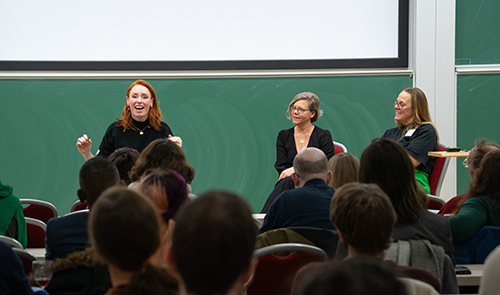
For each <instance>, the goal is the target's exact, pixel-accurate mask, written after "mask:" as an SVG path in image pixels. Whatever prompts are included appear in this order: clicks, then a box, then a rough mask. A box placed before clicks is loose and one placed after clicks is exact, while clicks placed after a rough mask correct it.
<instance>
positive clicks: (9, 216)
mask: <svg viewBox="0 0 500 295" xmlns="http://www.w3.org/2000/svg"><path fill="white" fill-rule="evenodd" d="M13 191H14V190H13V189H12V187H11V186H10V185H6V184H3V183H2V182H1V181H0V235H2V236H6V237H11V238H13V239H15V240H17V241H18V242H19V243H21V245H22V246H23V247H24V248H26V246H27V245H28V236H27V231H26V221H25V219H24V213H23V205H21V202H20V201H19V199H18V198H17V197H16V196H15V195H14V194H13V193H12V192H13Z"/></svg>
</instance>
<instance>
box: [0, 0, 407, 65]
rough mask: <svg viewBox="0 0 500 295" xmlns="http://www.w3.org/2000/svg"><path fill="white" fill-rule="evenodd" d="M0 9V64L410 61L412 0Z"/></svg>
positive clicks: (123, 2)
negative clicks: (409, 15)
mask: <svg viewBox="0 0 500 295" xmlns="http://www.w3.org/2000/svg"><path fill="white" fill-rule="evenodd" d="M0 13H1V15H2V17H1V18H0V42H1V45H0V70H252V69H322V68H375V67H407V66H408V0H377V1H373V0H307V1H305V0H253V1H243V0H241V1H240V0H210V1H209V0H182V1H180V0H178V1H173V0H142V1H133V0H86V1H77V0H70V1H68V0H46V1H39V0H15V1H10V0H9V1H0Z"/></svg>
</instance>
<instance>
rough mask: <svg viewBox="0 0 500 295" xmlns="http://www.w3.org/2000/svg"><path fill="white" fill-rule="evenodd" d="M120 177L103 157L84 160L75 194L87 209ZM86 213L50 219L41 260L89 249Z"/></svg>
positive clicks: (110, 163) (114, 167) (118, 181)
mask: <svg viewBox="0 0 500 295" xmlns="http://www.w3.org/2000/svg"><path fill="white" fill-rule="evenodd" d="M119 183H120V176H119V174H118V170H117V169H116V166H115V164H113V163H112V162H111V161H109V160H108V159H106V158H103V157H96V158H92V159H90V160H88V161H87V162H85V164H83V166H82V168H81V169H80V189H78V191H77V192H76V193H77V195H78V198H79V199H80V201H81V202H87V203H88V205H89V209H90V210H92V205H93V204H94V203H95V201H96V200H97V198H98V197H99V195H100V194H101V193H102V192H103V191H105V190H106V189H107V188H109V187H111V186H113V185H116V184H119ZM88 217H89V213H88V212H87V211H83V212H79V211H77V212H75V213H73V214H70V215H67V216H62V217H55V218H51V219H50V220H49V222H48V223H47V231H46V235H45V248H46V253H45V258H46V259H50V260H54V259H56V258H64V257H66V256H67V255H68V254H70V253H73V252H75V251H81V250H84V249H85V248H87V247H88V246H89V238H88V233H87V221H88Z"/></svg>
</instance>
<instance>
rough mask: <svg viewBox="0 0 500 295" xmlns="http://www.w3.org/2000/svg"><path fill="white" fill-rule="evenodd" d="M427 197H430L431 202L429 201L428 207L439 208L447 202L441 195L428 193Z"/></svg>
mask: <svg viewBox="0 0 500 295" xmlns="http://www.w3.org/2000/svg"><path fill="white" fill-rule="evenodd" d="M427 198H428V199H429V202H428V203H427V209H431V210H439V209H441V208H442V207H443V206H444V204H445V201H444V200H443V199H441V198H439V197H436V196H433V195H427Z"/></svg>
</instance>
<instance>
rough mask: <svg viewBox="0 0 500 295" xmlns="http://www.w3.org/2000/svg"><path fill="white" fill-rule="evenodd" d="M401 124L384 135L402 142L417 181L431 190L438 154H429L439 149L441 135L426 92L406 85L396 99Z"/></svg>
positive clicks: (427, 190)
mask: <svg viewBox="0 0 500 295" xmlns="http://www.w3.org/2000/svg"><path fill="white" fill-rule="evenodd" d="M393 103H394V110H395V112H396V115H395V117H394V121H396V124H397V127H396V128H392V129H388V130H387V131H385V133H384V135H382V138H388V139H392V140H394V141H396V142H398V143H399V144H400V145H401V146H402V147H404V148H405V150H406V151H407V152H408V155H409V156H410V160H411V163H412V165H413V167H414V168H415V173H414V174H415V177H416V180H417V183H418V184H419V185H420V186H421V187H422V188H424V190H425V191H426V192H427V193H428V194H430V186H429V175H430V174H431V173H432V169H433V168H434V164H435V163H436V158H435V157H430V156H429V155H427V153H428V152H430V151H437V150H438V142H439V136H438V132H437V129H436V127H435V126H434V124H433V123H432V120H431V116H430V113H429V107H428V103H427V97H426V96H425V93H424V92H423V91H422V90H421V89H419V88H417V87H413V88H405V89H403V91H401V93H400V94H399V96H398V98H397V100H395V101H393Z"/></svg>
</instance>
